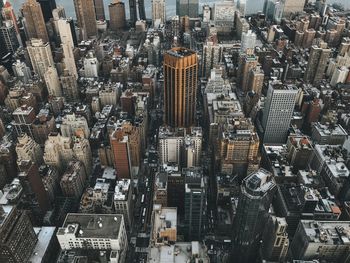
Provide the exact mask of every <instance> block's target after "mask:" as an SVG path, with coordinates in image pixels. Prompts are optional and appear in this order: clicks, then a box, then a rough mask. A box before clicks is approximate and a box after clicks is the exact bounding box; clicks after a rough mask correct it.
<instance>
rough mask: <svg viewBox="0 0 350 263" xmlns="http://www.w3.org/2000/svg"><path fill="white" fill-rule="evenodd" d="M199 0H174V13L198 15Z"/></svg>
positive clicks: (194, 16) (190, 15)
mask: <svg viewBox="0 0 350 263" xmlns="http://www.w3.org/2000/svg"><path fill="white" fill-rule="evenodd" d="M198 9H199V1H198V0H176V15H178V16H180V17H181V16H189V17H191V18H196V17H198Z"/></svg>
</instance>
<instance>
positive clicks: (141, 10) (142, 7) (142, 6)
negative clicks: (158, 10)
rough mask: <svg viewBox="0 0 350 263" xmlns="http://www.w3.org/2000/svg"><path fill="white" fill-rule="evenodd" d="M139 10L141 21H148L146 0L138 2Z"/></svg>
mask: <svg viewBox="0 0 350 263" xmlns="http://www.w3.org/2000/svg"><path fill="white" fill-rule="evenodd" d="M138 9H139V16H140V20H146V10H145V1H144V0H138Z"/></svg>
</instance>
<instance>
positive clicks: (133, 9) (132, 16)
mask: <svg viewBox="0 0 350 263" xmlns="http://www.w3.org/2000/svg"><path fill="white" fill-rule="evenodd" d="M129 8H130V12H129V13H130V23H131V24H132V25H135V23H136V21H137V9H136V8H137V3H136V0H129Z"/></svg>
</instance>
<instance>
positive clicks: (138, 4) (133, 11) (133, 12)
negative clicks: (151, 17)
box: [129, 0, 146, 25]
mask: <svg viewBox="0 0 350 263" xmlns="http://www.w3.org/2000/svg"><path fill="white" fill-rule="evenodd" d="M129 8H130V22H131V23H132V25H134V24H135V22H136V21H137V20H138V17H137V11H138V13H139V19H140V20H146V11H145V2H144V0H138V1H136V0H129ZM137 9H138V10H137Z"/></svg>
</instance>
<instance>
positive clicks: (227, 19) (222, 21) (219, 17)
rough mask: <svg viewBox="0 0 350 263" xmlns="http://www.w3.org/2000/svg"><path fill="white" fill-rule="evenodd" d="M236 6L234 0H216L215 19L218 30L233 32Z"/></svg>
mask: <svg viewBox="0 0 350 263" xmlns="http://www.w3.org/2000/svg"><path fill="white" fill-rule="evenodd" d="M235 13H236V7H235V4H234V2H232V1H218V2H215V4H214V8H213V20H214V25H215V28H216V29H217V31H218V32H225V33H231V32H232V30H233V28H234V25H235V23H234V22H235Z"/></svg>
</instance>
